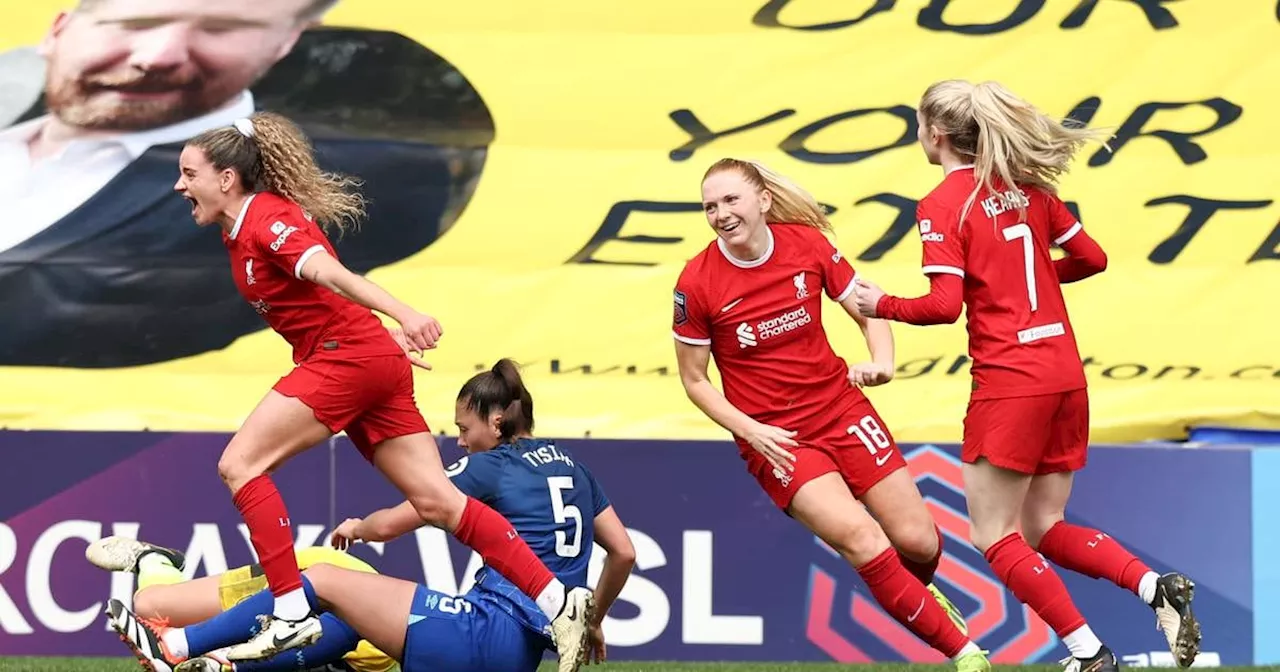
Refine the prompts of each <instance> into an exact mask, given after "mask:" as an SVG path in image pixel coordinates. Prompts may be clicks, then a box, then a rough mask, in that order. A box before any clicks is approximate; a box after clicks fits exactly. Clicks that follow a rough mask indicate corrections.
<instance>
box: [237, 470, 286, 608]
mask: <svg viewBox="0 0 1280 672" xmlns="http://www.w3.org/2000/svg"><path fill="white" fill-rule="evenodd" d="M233 501H234V502H235V505H236V508H237V509H239V510H240V515H241V517H243V518H244V522H245V525H248V526H249V541H250V542H251V543H253V550H254V551H257V553H258V564H260V565H262V573H263V574H265V575H266V576H267V585H268V586H270V587H271V594H272V595H275V596H277V597H279V596H280V595H283V594H285V593H287V592H289V591H291V590H296V589H299V588H301V587H302V573H301V572H299V571H298V558H297V556H295V555H294V554H293V529H292V528H291V527H290V526H289V512H288V511H287V510H286V509H285V508H284V500H283V499H281V497H280V491H279V490H276V484H275V483H273V482H272V481H271V477H270V476H268V475H266V474H262V475H260V476H255V477H254V478H253V479H251V480H250V481H249V482H248V483H245V484H244V487H242V488H240V491H239V492H237V493H236V496H235V498H234V499H233Z"/></svg>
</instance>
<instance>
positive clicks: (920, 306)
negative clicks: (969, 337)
mask: <svg viewBox="0 0 1280 672" xmlns="http://www.w3.org/2000/svg"><path fill="white" fill-rule="evenodd" d="M853 293H854V296H855V297H856V301H857V305H858V309H859V310H861V311H862V313H863V314H864V315H868V316H872V317H880V318H883V319H886V320H896V321H898V322H906V323H908V324H917V325H930V324H951V323H952V322H955V321H956V320H958V319H960V309H961V308H962V307H963V306H964V279H963V278H961V277H959V276H956V275H952V274H950V273H934V274H932V275H930V276H929V292H928V293H927V294H925V295H924V296H919V297H916V298H914V299H903V298H899V297H896V296H889V295H888V294H885V293H884V290H882V289H880V288H879V287H878V286H876V285H875V283H871V282H866V281H864V280H858V286H857V288H855V289H854V291H853Z"/></svg>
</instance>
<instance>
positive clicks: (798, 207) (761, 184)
mask: <svg viewBox="0 0 1280 672" xmlns="http://www.w3.org/2000/svg"><path fill="white" fill-rule="evenodd" d="M728 170H736V171H738V173H739V174H741V175H742V177H743V178H745V179H746V180H747V182H748V183H750V184H751V186H753V187H755V188H756V189H759V190H760V191H767V192H769V195H770V196H771V197H772V199H773V200H772V204H771V205H770V206H769V210H768V211H766V212H765V213H764V221H766V222H768V223H770V224H781V223H792V224H804V225H805V226H812V227H813V228H815V229H818V230H820V231H823V232H826V233H831V232H832V228H831V221H830V220H828V219H827V213H826V211H824V210H823V209H822V206H821V205H818V201H817V199H815V198H814V197H813V196H812V195H811V194H810V193H809V192H807V191H805V190H804V189H803V188H801V187H800V185H798V184H796V183H795V182H792V181H791V180H790V179H788V178H786V177H785V176H783V175H780V174H778V173H775V172H773V171H772V170H770V169H769V168H768V167H766V166H765V165H764V164H762V163H759V162H757V161H744V160H742V159H720V160H719V161H716V162H715V163H713V164H711V167H710V168H708V169H707V172H706V174H705V175H703V176H702V180H703V181H704V182H705V181H706V180H707V178H708V177H711V176H712V175H715V174H716V173H721V172H725V171H728Z"/></svg>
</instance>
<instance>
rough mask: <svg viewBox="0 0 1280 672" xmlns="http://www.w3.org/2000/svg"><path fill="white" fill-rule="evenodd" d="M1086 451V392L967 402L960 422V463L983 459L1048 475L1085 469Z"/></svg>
mask: <svg viewBox="0 0 1280 672" xmlns="http://www.w3.org/2000/svg"><path fill="white" fill-rule="evenodd" d="M1088 451H1089V392H1088V390H1085V389H1080V390H1072V391H1070V392H1055V393H1053V394H1039V395H1035V396H1031V397H1009V398H1007V399H981V400H978V401H970V402H969V411H968V413H966V414H965V416H964V447H963V448H962V449H961V453H960V455H961V459H962V460H964V461H965V462H967V463H969V464H973V463H974V462H977V461H978V458H979V457H984V458H986V459H987V461H988V462H990V463H991V464H994V465H996V466H997V467H1001V468H1004V469H1010V470H1012V471H1016V472H1019V473H1023V474H1033V475H1034V474H1052V473H1056V472H1061V471H1079V470H1080V469H1083V468H1084V464H1085V460H1086V457H1087V454H1088Z"/></svg>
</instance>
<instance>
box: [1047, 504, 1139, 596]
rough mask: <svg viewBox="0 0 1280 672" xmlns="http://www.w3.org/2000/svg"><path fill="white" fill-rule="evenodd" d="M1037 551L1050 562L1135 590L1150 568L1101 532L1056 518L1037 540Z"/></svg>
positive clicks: (1136, 591) (1135, 592)
mask: <svg viewBox="0 0 1280 672" xmlns="http://www.w3.org/2000/svg"><path fill="white" fill-rule="evenodd" d="M1040 554H1041V555H1043V556H1044V557H1046V558H1048V559H1049V560H1050V561H1052V562H1053V563H1054V564H1056V565H1058V566H1059V567H1062V568H1064V569H1069V570H1071V571H1073V572H1078V573H1080V574H1084V575H1085V576H1087V577H1090V578H1094V579H1106V580H1108V581H1110V582H1112V583H1114V584H1116V585H1117V586H1120V587H1121V588H1128V589H1129V590H1131V591H1133V592H1134V594H1137V593H1138V582H1139V581H1141V580H1142V577H1143V575H1145V574H1146V573H1147V572H1149V571H1151V568H1150V567H1148V566H1147V565H1146V563H1144V562H1142V561H1141V560H1139V559H1137V558H1136V557H1134V555H1133V554H1132V553H1130V552H1129V551H1127V550H1125V548H1124V546H1121V545H1120V544H1119V543H1118V542H1117V541H1116V540H1115V539H1112V538H1111V537H1110V536H1108V535H1107V534H1105V533H1103V532H1099V531H1097V530H1093V529H1090V528H1087V527H1080V526H1079V525H1071V524H1069V523H1067V522H1066V521H1058V523H1057V524H1056V525H1054V526H1053V527H1051V528H1049V531H1048V532H1046V533H1045V534H1044V538H1043V539H1041V540H1040Z"/></svg>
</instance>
